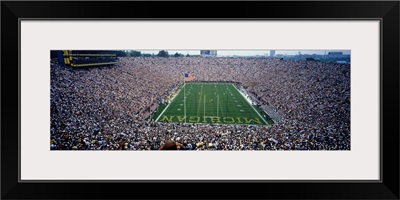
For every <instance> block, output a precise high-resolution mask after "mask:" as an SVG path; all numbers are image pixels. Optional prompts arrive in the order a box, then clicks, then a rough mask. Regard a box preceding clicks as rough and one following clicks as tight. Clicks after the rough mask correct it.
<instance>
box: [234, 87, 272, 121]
mask: <svg viewBox="0 0 400 200" xmlns="http://www.w3.org/2000/svg"><path fill="white" fill-rule="evenodd" d="M231 85H232V86H233V87H234V88H235V89H236V91H238V92H239V94H240V95H242V97H243V98H244V99H245V100H247V98H246V97H245V96H244V95H243V94H242V93H241V92H240V91H239V90H238V89H237V88H236V87H235V85H233V83H231ZM247 101H248V100H247ZM249 105H250V107H251V108H253V110H254V112H256V113H257V114H258V116H260V118H261V119H262V120H263V121H264V122H265V124H266V125H269V123H268V122H267V121H265V119H264V117H262V116H261V115H260V113H258V112H257V110H256V109H255V108H254V107H253V106H252V105H251V103H249Z"/></svg>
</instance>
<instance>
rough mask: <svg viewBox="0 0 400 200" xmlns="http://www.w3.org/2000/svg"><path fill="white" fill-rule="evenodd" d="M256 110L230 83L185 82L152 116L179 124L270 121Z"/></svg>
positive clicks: (268, 122)
mask: <svg viewBox="0 0 400 200" xmlns="http://www.w3.org/2000/svg"><path fill="white" fill-rule="evenodd" d="M185 94H186V105H185V98H184V95H185ZM185 107H186V117H185ZM257 110H258V109H256V108H255V107H253V106H252V105H251V104H250V103H249V102H248V101H247V100H246V99H245V98H244V97H243V96H242V94H240V92H239V91H238V90H237V89H236V88H235V86H234V85H233V84H230V83H186V84H185V85H184V86H183V87H182V88H181V90H180V91H179V93H178V94H177V96H176V97H175V98H174V99H173V100H172V102H171V103H170V104H169V105H168V106H166V108H162V107H160V108H159V109H158V112H156V114H155V115H153V119H154V120H156V121H159V122H182V123H185V122H186V123H212V124H216V123H218V124H219V123H222V124H258V125H268V124H272V121H271V120H270V118H269V116H267V115H266V114H265V113H263V112H260V114H259V111H257Z"/></svg>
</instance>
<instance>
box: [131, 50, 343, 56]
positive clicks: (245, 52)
mask: <svg viewBox="0 0 400 200" xmlns="http://www.w3.org/2000/svg"><path fill="white" fill-rule="evenodd" d="M165 50H167V51H168V53H169V54H170V55H172V54H175V53H176V52H178V53H181V54H184V55H186V54H190V55H200V50H170V49H165ZM138 51H141V52H142V53H150V54H153V53H154V54H157V53H158V52H159V51H160V50H153V51H149V50H138ZM334 51H335V52H337V51H340V52H343V54H350V50H276V52H275V54H283V55H285V54H287V55H296V54H299V52H300V53H301V54H320V55H324V54H325V52H326V53H327V52H334ZM266 54H267V55H269V54H270V50H217V55H218V56H233V55H237V56H256V55H260V56H261V55H266Z"/></svg>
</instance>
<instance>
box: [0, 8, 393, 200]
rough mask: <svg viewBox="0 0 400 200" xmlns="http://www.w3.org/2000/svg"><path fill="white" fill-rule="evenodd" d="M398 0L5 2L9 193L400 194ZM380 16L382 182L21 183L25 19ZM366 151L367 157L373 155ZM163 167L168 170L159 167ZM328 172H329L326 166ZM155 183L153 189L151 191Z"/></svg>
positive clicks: (5, 182) (4, 140)
mask: <svg viewBox="0 0 400 200" xmlns="http://www.w3.org/2000/svg"><path fill="white" fill-rule="evenodd" d="M399 8H400V3H399V1H351V2H346V1H304V2H302V1H293V2H290V1H281V2H278V1H254V2H239V1H232V2H227V1H220V2H211V1H203V2H186V1H185V2H184V1H175V2H166V1H160V2H154V1H147V2H139V1H116V2H111V1H110V2H109V1H84V2H82V1H69V2H66V1H59V2H56V1H2V2H1V198H2V199H86V198H88V199H167V198H169V199H193V198H198V199H205V198H217V199H222V198H224V199H254V198H258V199H399V66H400V65H399ZM21 18H24V19H29V18H32V19H35V18H36V19H38V18H42V19H48V18H49V19H50V18H53V19H67V18H68V19H85V18H91V19H100V18H101V19H113V18H118V19H124V18H127V19H132V18H134V19H141V18H143V19H144V18H145V19H152V18H157V19H161V18H169V19H172V18H173V19H205V20H207V19H209V20H212V19H222V18H223V19H277V18H279V19H296V18H297V19H300V18H301V19H316V20H318V19H339V20H347V19H380V20H381V22H382V25H381V33H382V35H381V37H382V38H381V41H382V44H381V47H382V49H381V59H382V63H381V72H382V73H381V79H382V85H381V131H382V135H383V137H382V143H381V145H382V150H383V151H382V157H381V162H382V163H381V166H382V168H381V170H382V173H381V174H382V180H381V181H380V182H367V181H366V182H363V181H359V182H330V183H327V182H324V183H321V182H302V181H298V182H285V181H275V182H228V181H225V182H209V181H186V182H173V181H163V182H151V181H149V182H133V183H132V182H115V183H113V182H102V183H96V182H84V181H82V182H68V181H64V182H58V183H48V182H47V183H40V182H24V183H21V182H19V181H18V180H19V177H18V174H19V173H18V159H19V155H18V152H19V150H18V132H19V131H20V129H21V127H19V123H18V120H19V114H20V111H21V109H20V106H19V102H20V92H19V91H20V88H19V87H20V86H19V85H20V80H18V78H17V77H19V75H18V73H19V71H18V66H19V62H20V60H19V48H20V44H19V19H21ZM366 156H367V155H366ZM160 170H162V169H160ZM327 173H329V172H327ZM148 188H151V189H150V191H154V192H150V193H148V192H146V191H149V189H148Z"/></svg>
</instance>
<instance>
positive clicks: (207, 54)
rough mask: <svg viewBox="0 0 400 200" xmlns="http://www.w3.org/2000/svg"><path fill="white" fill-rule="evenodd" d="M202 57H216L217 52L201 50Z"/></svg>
mask: <svg viewBox="0 0 400 200" xmlns="http://www.w3.org/2000/svg"><path fill="white" fill-rule="evenodd" d="M200 55H201V56H203V57H216V56H217V50H200Z"/></svg>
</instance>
